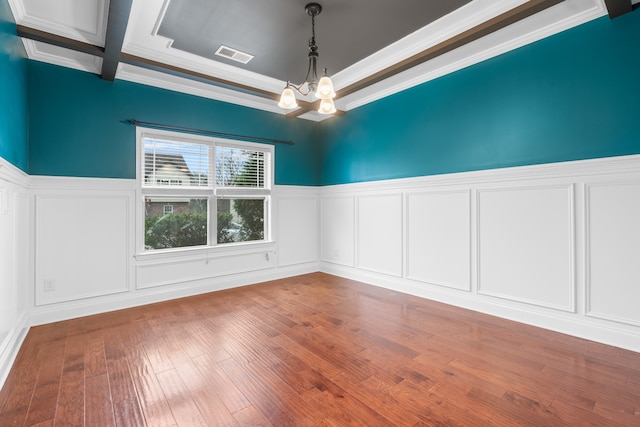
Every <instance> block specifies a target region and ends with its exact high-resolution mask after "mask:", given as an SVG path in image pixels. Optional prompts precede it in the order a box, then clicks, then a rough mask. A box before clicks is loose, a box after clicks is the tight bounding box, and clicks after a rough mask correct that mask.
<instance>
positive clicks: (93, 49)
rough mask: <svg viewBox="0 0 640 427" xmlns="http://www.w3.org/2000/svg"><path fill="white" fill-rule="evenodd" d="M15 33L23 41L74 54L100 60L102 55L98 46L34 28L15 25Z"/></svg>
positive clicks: (102, 50)
mask: <svg viewBox="0 0 640 427" xmlns="http://www.w3.org/2000/svg"><path fill="white" fill-rule="evenodd" d="M16 33H17V34H18V36H20V37H23V38H25V39H30V40H35V41H38V42H42V43H47V44H50V45H54V46H59V47H63V48H65V49H71V50H74V51H76V52H82V53H86V54H89V55H94V56H99V57H100V58H102V56H103V55H104V48H102V47H100V46H95V45H92V44H89V43H84V42H81V41H78V40H73V39H69V38H66V37H62V36H58V35H55V34H51V33H47V32H45V31H40V30H36V29H35V28H30V27H25V26H24V25H16Z"/></svg>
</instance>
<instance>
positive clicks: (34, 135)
mask: <svg viewBox="0 0 640 427" xmlns="http://www.w3.org/2000/svg"><path fill="white" fill-rule="evenodd" d="M127 119H136V120H139V121H146V122H154V123H166V124H170V125H174V126H183V127H190V128H196V129H204V130H212V131H217V132H225V133H234V134H242V135H251V136H258V137H264V138H273V139H282V140H292V141H293V142H294V143H295V144H294V145H292V146H288V145H281V144H278V145H276V165H275V182H276V184H283V185H284V184H296V185H312V186H313V185H318V184H319V182H320V164H319V162H318V161H317V159H318V158H319V157H320V146H319V142H318V140H319V138H318V136H317V132H318V127H317V126H316V125H315V123H313V122H309V121H306V120H290V119H286V118H285V117H284V116H282V115H279V114H273V113H268V112H264V111H259V110H255V109H251V108H246V107H240V106H237V105H232V104H227V103H223V102H218V101H213V100H210V99H205V98H200V97H196V96H191V95H185V94H180V93H176V92H172V91H168V90H163V89H158V88H154V87H150V86H145V85H140V84H136V83H130V82H126V81H120V80H116V81H115V82H108V81H104V80H101V79H100V78H99V77H97V76H96V75H94V74H90V73H86V72H81V71H76V70H71V69H67V68H63V67H58V66H55V65H50V64H45V63H41V62H35V61H31V62H30V63H29V120H30V127H29V130H30V134H29V173H30V174H31V175H54V176H76V177H98V178H135V173H136V163H135V156H136V145H135V144H136V141H135V127H134V126H131V125H127V124H124V123H122V121H123V120H127Z"/></svg>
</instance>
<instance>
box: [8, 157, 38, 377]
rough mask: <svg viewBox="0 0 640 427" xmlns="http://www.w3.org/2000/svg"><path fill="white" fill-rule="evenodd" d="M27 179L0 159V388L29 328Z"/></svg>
mask: <svg viewBox="0 0 640 427" xmlns="http://www.w3.org/2000/svg"><path fill="white" fill-rule="evenodd" d="M28 185H29V177H28V175H26V174H25V173H23V172H22V171H20V170H19V169H17V168H16V167H15V166H13V165H11V164H10V163H8V162H7V161H5V160H4V159H2V158H0V387H2V385H3V384H4V381H5V379H6V378H7V375H8V374H9V371H10V369H11V366H12V364H13V361H14V360H15V357H16V355H17V354H18V350H19V348H20V346H21V345H22V341H23V340H24V337H25V336H26V334H27V331H28V328H29V319H28V307H29V304H28V293H27V289H28V288H27V286H28V285H27V284H28V281H29V277H30V274H29V251H30V249H31V248H30V247H29V241H30V239H29V197H28V191H27V188H28Z"/></svg>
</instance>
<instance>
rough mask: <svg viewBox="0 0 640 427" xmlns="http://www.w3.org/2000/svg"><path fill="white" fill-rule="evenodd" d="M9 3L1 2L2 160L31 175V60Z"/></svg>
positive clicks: (0, 102)
mask: <svg viewBox="0 0 640 427" xmlns="http://www.w3.org/2000/svg"><path fill="white" fill-rule="evenodd" d="M15 28H16V26H15V22H14V21H13V16H12V15H11V10H10V9H9V3H8V2H7V1H6V0H0V157H2V158H4V159H5V160H7V161H8V162H9V163H11V164H13V165H14V166H16V167H18V168H20V169H22V170H23V171H25V172H27V169H28V164H27V153H28V142H27V135H28V131H27V125H28V123H27V117H28V115H27V60H26V59H25V58H26V52H25V51H24V47H23V45H22V41H21V40H20V38H19V37H18V36H17V35H16V32H15Z"/></svg>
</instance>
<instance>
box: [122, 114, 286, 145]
mask: <svg viewBox="0 0 640 427" xmlns="http://www.w3.org/2000/svg"><path fill="white" fill-rule="evenodd" d="M123 123H127V124H130V125H136V126H143V127H150V128H154V129H162V130H179V131H183V132H189V133H195V134H199V135H209V136H219V137H224V138H232V139H240V140H244V141H252V142H264V143H268V144H286V145H294V142H293V141H286V140H283V139H272V138H262V137H259V136H249V135H237V134H234V133H224V132H215V131H211V130H203V129H193V128H187V127H182V126H174V125H166V124H162V123H152V122H141V121H139V120H135V119H128V120H123Z"/></svg>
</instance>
